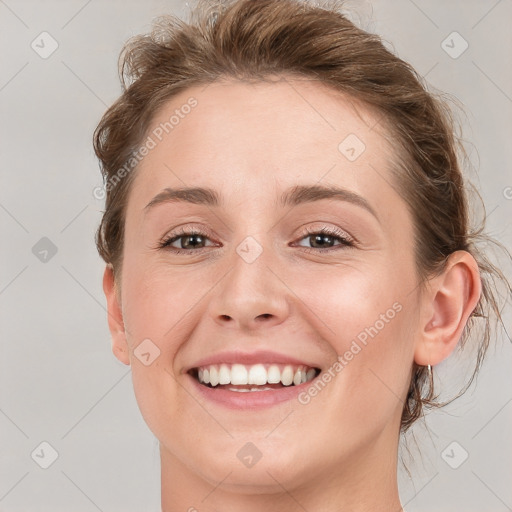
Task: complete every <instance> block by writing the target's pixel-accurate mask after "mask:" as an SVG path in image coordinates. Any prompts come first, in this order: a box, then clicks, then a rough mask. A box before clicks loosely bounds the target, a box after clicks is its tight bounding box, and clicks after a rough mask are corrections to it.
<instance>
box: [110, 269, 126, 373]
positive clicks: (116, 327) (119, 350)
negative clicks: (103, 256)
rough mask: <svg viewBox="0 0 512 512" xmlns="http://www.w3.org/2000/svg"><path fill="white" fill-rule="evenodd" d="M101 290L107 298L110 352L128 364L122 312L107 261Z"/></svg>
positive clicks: (111, 270)
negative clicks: (110, 341)
mask: <svg viewBox="0 0 512 512" xmlns="http://www.w3.org/2000/svg"><path fill="white" fill-rule="evenodd" d="M103 292H104V293H105V297H106V299H107V314H108V327H109V329H110V334H111V336H112V352H113V353H114V355H115V356H116V357H117V359H119V361H121V362H122V363H124V364H128V365H129V364H130V357H129V350H128V343H127V341H126V333H125V329H124V322H123V312H122V309H121V304H120V300H119V297H118V295H119V294H118V293H117V287H116V284H115V281H114V269H113V267H112V265H111V264H110V263H109V264H108V265H107V266H106V267H105V272H104V274H103Z"/></svg>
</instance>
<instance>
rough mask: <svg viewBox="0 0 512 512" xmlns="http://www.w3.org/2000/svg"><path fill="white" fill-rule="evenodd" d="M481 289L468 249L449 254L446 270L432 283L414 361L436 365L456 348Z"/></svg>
mask: <svg viewBox="0 0 512 512" xmlns="http://www.w3.org/2000/svg"><path fill="white" fill-rule="evenodd" d="M481 292H482V283H481V280H480V272H479V270H478V264H477V263H476V261H475V259H474V258H473V256H472V255H471V254H470V253H469V252H467V251H456V252H454V253H452V254H451V255H450V257H449V258H448V261H447V263H446V268H445V270H444V272H443V273H442V274H441V275H440V276H437V277H435V278H433V279H432V280H431V281H430V282H429V291H428V293H427V296H428V299H427V300H428V303H427V304H425V308H424V313H423V314H422V317H421V324H420V326H421V329H422V330H421V332H420V336H419V339H418V343H417V345H416V347H415V352H414V361H415V362H416V363H417V364H418V365H420V366H427V365H429V364H430V365H432V366H434V365H436V364H438V363H440V362H441V361H443V360H444V359H446V358H447V357H448V356H449V355H450V354H451V353H452V352H453V350H454V349H455V347H456V346H457V343H458V342H459V339H460V337H461V335H462V331H463V329H464V327H465V325H466V323H467V321H468V319H469V317H470V315H471V313H472V312H473V310H474V309H475V307H476V305H477V304H478V301H479V299H480V294H481Z"/></svg>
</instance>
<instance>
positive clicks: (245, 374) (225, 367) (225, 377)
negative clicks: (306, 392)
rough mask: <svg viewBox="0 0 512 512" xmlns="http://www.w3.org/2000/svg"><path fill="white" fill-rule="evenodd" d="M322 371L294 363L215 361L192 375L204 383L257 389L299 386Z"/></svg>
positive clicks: (223, 386)
mask: <svg viewBox="0 0 512 512" xmlns="http://www.w3.org/2000/svg"><path fill="white" fill-rule="evenodd" d="M319 371H320V370H318V369H316V368H311V367H308V366H305V365H290V364H287V365H283V364H261V363H260V364H254V365H243V364H220V365H213V364H212V365H208V366H202V367H199V368H194V369H193V370H192V371H191V374H192V375H193V376H194V377H195V378H196V379H197V380H198V382H199V383H200V384H202V385H204V386H207V387H210V388H218V389H227V390H229V391H237V392H253V391H268V390H272V389H280V388H283V387H285V386H299V385H300V384H304V383H306V382H309V381H311V380H313V379H314V378H315V377H316V376H317V375H318V373H319Z"/></svg>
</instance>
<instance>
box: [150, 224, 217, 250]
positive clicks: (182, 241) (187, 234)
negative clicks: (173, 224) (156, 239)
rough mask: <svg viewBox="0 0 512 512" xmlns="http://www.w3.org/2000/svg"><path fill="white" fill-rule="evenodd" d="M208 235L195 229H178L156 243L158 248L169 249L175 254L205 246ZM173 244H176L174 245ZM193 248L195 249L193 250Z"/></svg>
mask: <svg viewBox="0 0 512 512" xmlns="http://www.w3.org/2000/svg"><path fill="white" fill-rule="evenodd" d="M207 240H209V238H208V235H207V234H206V233H203V232H202V231H200V230H196V229H189V230H186V229H180V230H179V231H178V232H177V233H172V234H171V235H169V236H168V237H166V238H164V239H163V240H162V241H161V242H160V243H159V245H158V247H159V248H160V249H169V250H171V251H172V252H174V253H176V254H181V253H185V252H187V253H190V252H198V250H201V249H204V248H205V245H204V244H205V243H206V241H207ZM174 244H177V246H176V245H174ZM194 249H195V250H194Z"/></svg>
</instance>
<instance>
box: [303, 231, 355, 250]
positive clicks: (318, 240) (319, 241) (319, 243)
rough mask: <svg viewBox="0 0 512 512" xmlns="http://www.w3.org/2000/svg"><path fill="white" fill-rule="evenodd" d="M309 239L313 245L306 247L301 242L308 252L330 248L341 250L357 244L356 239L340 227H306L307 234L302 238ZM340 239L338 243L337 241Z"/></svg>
mask: <svg viewBox="0 0 512 512" xmlns="http://www.w3.org/2000/svg"><path fill="white" fill-rule="evenodd" d="M300 240H301V241H302V240H307V241H308V242H309V243H310V244H311V245H312V247H304V246H303V245H302V244H299V246H300V247H304V250H305V251H306V252H318V251H320V252H322V251H330V250H339V249H343V248H346V247H353V246H354V245H355V243H354V240H353V239H352V237H350V235H348V234H347V233H345V232H344V231H342V230H341V229H338V228H333V227H324V228H321V229H311V228H307V229H306V234H305V235H303V238H301V239H300ZM336 240H337V241H339V243H338V244H335V242H336Z"/></svg>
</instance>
